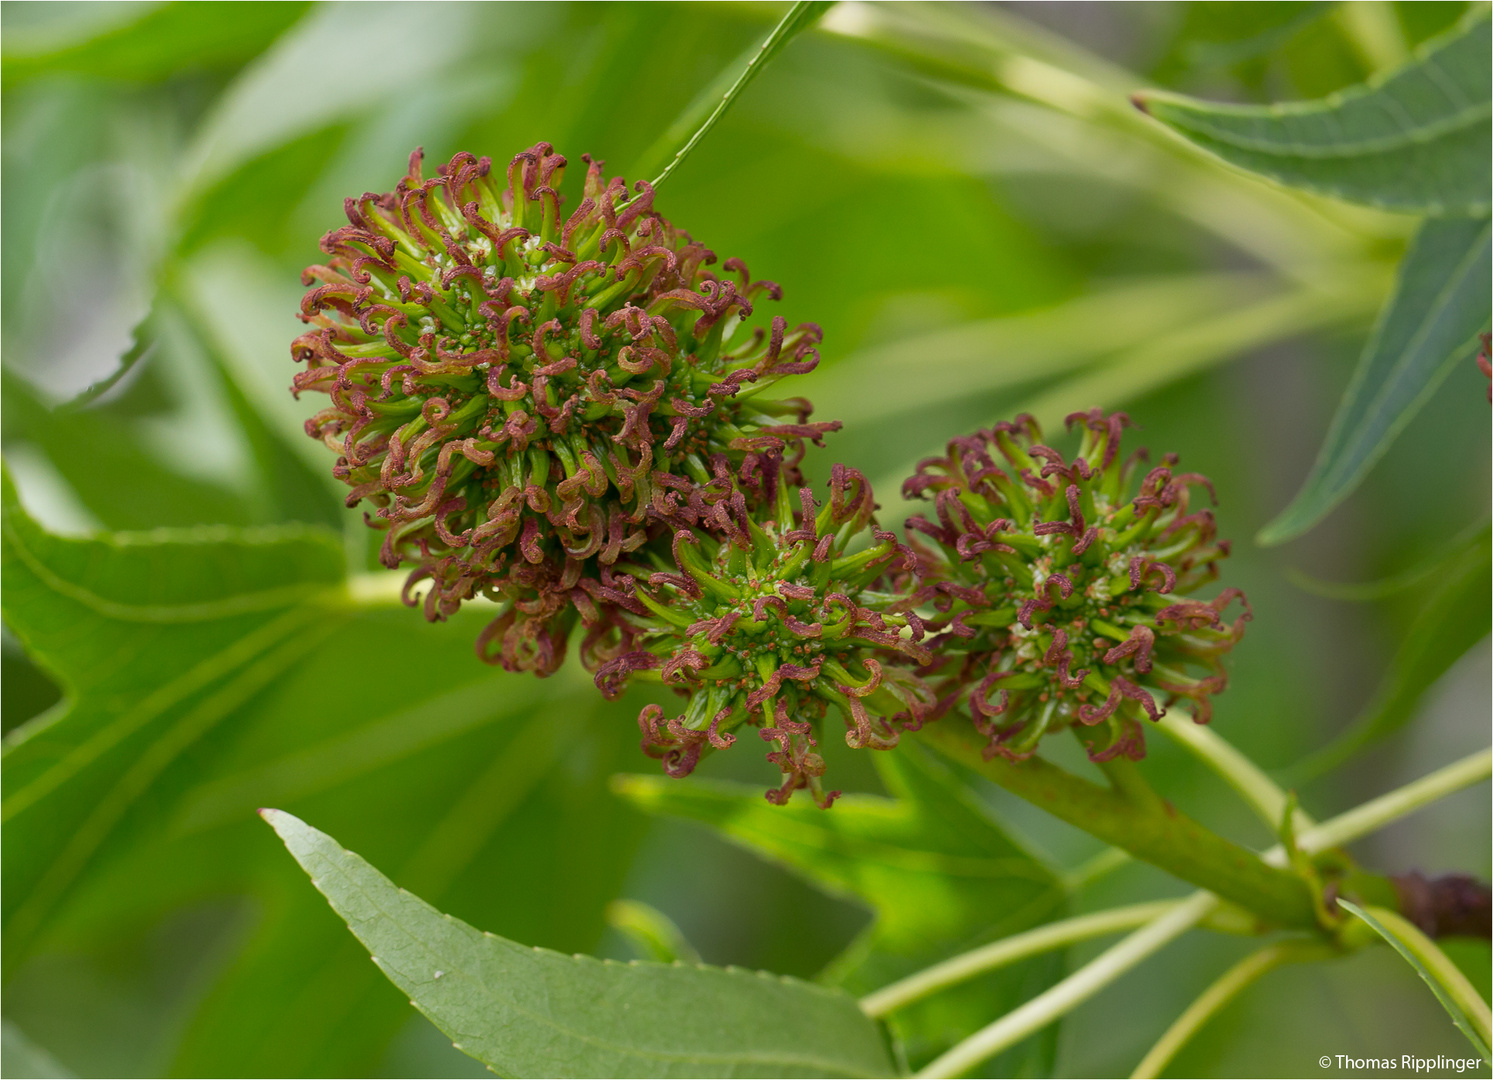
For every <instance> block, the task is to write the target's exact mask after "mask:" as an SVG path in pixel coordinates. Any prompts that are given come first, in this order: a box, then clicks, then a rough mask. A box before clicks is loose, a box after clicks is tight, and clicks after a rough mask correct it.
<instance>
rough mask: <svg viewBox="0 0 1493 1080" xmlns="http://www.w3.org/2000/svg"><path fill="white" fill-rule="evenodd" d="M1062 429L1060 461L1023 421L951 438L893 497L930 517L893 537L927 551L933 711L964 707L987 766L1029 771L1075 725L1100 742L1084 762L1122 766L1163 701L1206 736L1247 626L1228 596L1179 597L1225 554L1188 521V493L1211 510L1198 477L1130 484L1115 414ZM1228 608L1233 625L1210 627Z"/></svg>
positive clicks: (1207, 528) (1123, 421)
mask: <svg viewBox="0 0 1493 1080" xmlns="http://www.w3.org/2000/svg"><path fill="white" fill-rule="evenodd" d="M1075 422H1076V423H1079V424H1081V425H1082V427H1083V441H1082V445H1081V446H1080V447H1079V451H1078V456H1077V457H1076V458H1074V460H1073V461H1072V462H1071V463H1069V462H1067V461H1065V460H1064V459H1063V456H1062V455H1061V454H1060V453H1058V451H1056V450H1054V449H1052V448H1051V447H1049V446H1044V445H1042V433H1041V431H1040V430H1039V429H1038V427H1037V424H1036V421H1034V420H1033V419H1032V418H1031V417H1030V416H1025V415H1023V416H1021V417H1018V418H1017V420H1016V422H1015V423H1001V424H997V425H996V426H995V428H994V429H993V430H991V431H985V432H981V433H979V434H978V435H974V436H970V437H966V438H960V439H955V440H954V441H952V442H951V443H949V446H948V456H947V457H943V458H931V459H929V460H927V461H925V462H923V463H922V464H921V465H920V466H919V467H918V470H917V472H916V473H915V474H914V475H913V476H912V477H911V478H910V479H908V480H907V482H906V483H905V484H904V486H903V493H904V494H905V495H906V496H907V497H908V498H914V497H918V498H927V497H928V495H929V494H932V496H933V499H934V506H935V508H936V516H937V518H938V520H937V521H936V522H932V521H929V520H928V519H927V518H926V517H924V516H922V515H919V516H917V517H914V518H912V519H911V520H910V521H908V523H907V527H908V531H909V536H911V535H912V533H913V532H918V533H921V534H923V536H925V537H927V538H929V539H930V540H931V541H932V544H927V543H922V542H918V543H915V544H914V545H913V547H914V548H915V550H916V551H917V553H918V556H919V563H920V566H919V570H920V573H921V576H922V578H923V583H922V585H921V586H920V588H919V591H918V593H917V600H918V602H919V603H920V604H925V605H932V607H933V609H934V610H936V611H937V612H938V616H937V618H936V619H935V620H931V621H930V625H936V626H937V628H938V629H940V630H941V631H942V633H941V634H940V636H939V638H938V640H937V642H936V643H935V646H934V648H935V651H937V652H938V654H939V661H938V664H937V666H936V668H934V669H931V670H930V671H927V672H925V674H926V675H927V676H928V677H929V678H932V679H935V680H936V682H935V685H936V687H937V689H938V690H939V692H940V694H941V695H943V698H942V702H943V707H948V706H951V705H952V704H953V703H954V702H960V703H962V704H964V705H965V707H967V708H968V710H969V712H970V715H971V716H972V717H973V719H974V721H975V725H976V727H977V728H979V730H980V731H981V732H982V733H983V734H985V735H987V736H989V738H990V744H989V746H988V748H987V750H986V756H987V757H990V756H994V755H995V754H1002V755H1004V756H1006V757H1008V758H1012V759H1017V760H1019V759H1022V758H1025V757H1029V756H1030V755H1031V754H1032V753H1033V752H1034V751H1035V750H1036V747H1037V744H1038V742H1039V741H1040V740H1041V738H1042V736H1044V735H1046V734H1048V733H1050V732H1053V731H1059V730H1062V729H1063V728H1066V727H1069V726H1072V725H1074V724H1077V725H1091V726H1092V725H1105V726H1106V727H1107V728H1108V736H1109V737H1108V739H1106V740H1104V741H1103V742H1102V743H1101V744H1099V748H1098V749H1096V748H1095V747H1096V744H1095V743H1090V744H1089V750H1090V756H1091V757H1093V758H1094V759H1095V760H1098V761H1103V760H1108V759H1110V758H1113V757H1117V756H1120V755H1122V754H1123V755H1125V756H1127V757H1130V758H1133V759H1138V758H1140V757H1142V756H1143V755H1144V753H1145V740H1144V735H1143V733H1142V728H1141V725H1140V723H1139V720H1140V719H1141V718H1143V717H1149V718H1150V719H1152V720H1156V719H1159V718H1160V717H1161V715H1162V713H1163V711H1164V709H1165V707H1167V706H1169V705H1171V704H1172V703H1173V702H1175V701H1178V700H1186V701H1188V702H1190V703H1191V707H1192V709H1193V713H1194V717H1195V719H1196V720H1197V721H1198V722H1199V723H1207V722H1208V720H1209V718H1210V716H1211V715H1212V708H1211V704H1210V701H1209V698H1210V695H1212V694H1216V693H1218V692H1220V691H1222V690H1223V689H1224V686H1225V683H1226V676H1225V673H1224V668H1223V661H1222V658H1223V655H1224V654H1225V653H1227V652H1228V651H1229V650H1230V649H1232V648H1233V646H1234V644H1235V643H1236V642H1237V641H1238V640H1239V639H1240V638H1241V637H1242V636H1243V634H1244V623H1245V621H1246V620H1248V619H1249V618H1250V614H1249V605H1248V602H1247V601H1245V599H1244V594H1243V593H1242V592H1241V591H1240V590H1238V589H1232V588H1230V589H1225V590H1223V591H1222V592H1221V593H1219V595H1218V596H1217V597H1216V598H1215V599H1214V600H1212V601H1211V602H1205V601H1202V600H1195V599H1182V597H1185V596H1186V595H1187V594H1190V593H1193V592H1196V591H1197V590H1198V589H1199V588H1201V587H1203V586H1204V585H1206V584H1207V583H1208V582H1211V581H1213V580H1214V579H1215V578H1216V577H1217V576H1218V561H1219V560H1220V559H1222V558H1224V557H1225V556H1227V555H1228V553H1229V544H1228V542H1227V541H1221V540H1218V539H1216V533H1217V529H1216V526H1215V523H1214V520H1213V514H1212V512H1211V511H1209V510H1206V509H1202V510H1193V509H1192V506H1191V502H1192V489H1193V488H1194V487H1195V486H1203V487H1205V488H1207V489H1208V492H1209V494H1210V495H1211V494H1212V490H1213V489H1212V485H1211V484H1210V483H1209V482H1208V480H1207V478H1206V477H1203V476H1201V475H1199V474H1197V473H1179V472H1175V471H1174V469H1175V466H1176V463H1177V458H1176V455H1173V454H1168V455H1167V456H1166V457H1165V458H1164V459H1163V464H1162V465H1160V466H1159V467H1157V468H1154V469H1151V470H1150V471H1149V472H1146V473H1145V474H1144V475H1141V473H1140V462H1141V461H1142V460H1143V458H1144V451H1139V452H1137V454H1136V455H1134V456H1132V457H1131V458H1130V459H1129V460H1126V461H1122V460H1121V458H1120V436H1121V431H1122V430H1123V429H1124V428H1125V426H1126V425H1128V424H1129V422H1130V421H1129V418H1128V417H1127V416H1126V415H1125V414H1124V413H1114V414H1112V415H1110V416H1105V415H1104V414H1103V413H1102V412H1101V411H1100V410H1098V409H1095V410H1094V411H1092V412H1088V413H1074V414H1073V415H1072V416H1070V417H1068V423H1069V426H1070V427H1071V426H1072V425H1073V424H1074V423H1075ZM1137 477H1139V490H1138V491H1137V490H1136V487H1137ZM1235 599H1238V600H1239V601H1241V602H1242V603H1243V604H1244V607H1245V611H1244V613H1243V614H1242V615H1241V616H1240V617H1239V618H1238V619H1236V620H1235V621H1234V622H1233V623H1226V622H1224V620H1223V617H1222V616H1223V612H1224V610H1225V609H1226V608H1227V607H1228V605H1229V604H1230V602H1231V601H1233V600H1235ZM1158 699H1161V700H1162V702H1163V704H1160V705H1159V704H1158V703H1157V701H1158Z"/></svg>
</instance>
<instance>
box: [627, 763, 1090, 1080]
mask: <svg viewBox="0 0 1493 1080" xmlns="http://www.w3.org/2000/svg"><path fill="white" fill-rule="evenodd" d="M876 764H877V766H878V768H879V769H880V770H881V772H882V775H883V778H884V780H885V782H886V784H887V787H888V788H889V789H890V790H891V791H892V792H894V793H895V794H896V795H897V796H898V797H897V798H896V799H885V798H880V797H877V796H871V795H846V796H843V797H842V798H841V799H839V800H838V801H837V802H836V803H835V805H834V807H833V809H831V810H829V811H827V812H826V811H821V810H819V809H818V808H817V807H815V806H813V805H812V804H809V803H807V802H803V803H799V802H793V803H790V804H788V805H787V806H785V807H774V806H770V805H769V804H768V803H766V802H765V801H764V800H763V798H762V793H761V791H760V790H758V789H757V788H755V787H747V786H745V785H740V784H729V783H720V782H714V783H711V782H705V781H691V782H689V783H680V782H678V781H677V780H669V779H666V778H664V777H659V776H624V777H618V778H617V780H616V782H615V783H616V787H617V790H618V792H619V793H620V794H621V795H622V796H623V797H625V798H626V799H627V800H628V801H629V802H631V803H633V804H634V805H636V806H638V807H640V808H642V809H644V810H648V811H650V812H653V813H658V814H671V815H674V816H676V817H683V818H688V819H691V820H695V821H700V822H703V823H705V824H707V825H710V826H711V827H713V828H715V829H718V830H719V831H720V832H722V833H723V834H724V835H725V836H726V837H727V838H729V839H730V840H732V841H733V842H735V843H738V844H740V845H742V846H743V847H746V848H748V849H749V850H751V851H753V852H755V853H757V854H758V855H760V856H762V857H764V858H767V859H770V860H771V861H773V862H777V863H780V864H782V865H784V866H786V867H788V868H789V869H790V870H792V871H794V872H795V873H798V874H799V875H801V876H802V877H804V878H805V879H807V880H808V881H809V882H810V883H812V884H814V885H816V886H818V887H819V888H821V889H823V890H825V891H826V892H829V893H831V894H832V895H837V896H842V897H851V898H855V899H859V900H860V901H862V902H863V903H865V904H866V905H867V906H869V907H871V908H872V909H873V910H874V911H875V912H876V920H875V922H874V923H873V924H872V925H871V927H870V928H869V929H868V931H867V933H866V934H865V936H864V937H863V938H862V939H861V940H860V941H858V942H857V943H856V944H854V945H852V946H851V948H850V950H849V951H848V952H847V953H846V954H845V955H844V956H842V957H841V958H840V959H839V960H837V961H836V962H835V964H834V965H832V966H831V969H830V970H829V971H828V972H826V974H825V978H826V980H827V981H831V982H834V983H837V984H839V985H842V986H844V987H845V988H846V989H848V990H850V991H852V992H854V993H857V994H864V993H867V992H869V991H871V990H874V989H878V988H879V987H881V986H884V985H886V984H887V983H890V982H893V981H895V980H896V979H899V978H901V977H903V976H904V975H908V974H911V973H912V972H914V971H917V970H920V969H921V968H924V967H926V966H928V965H929V964H931V963H934V962H936V961H938V960H942V959H944V958H946V957H948V956H952V955H953V954H955V953H958V952H963V951H966V950H967V949H970V948H974V947H975V946H977V945H981V944H984V943H985V942H987V941H991V940H994V939H996V938H999V937H1004V936H1006V935H1008V934H1013V933H1016V932H1018V931H1021V930H1026V929H1029V928H1030V927H1032V926H1035V925H1037V924H1039V923H1042V922H1046V921H1048V920H1049V919H1051V918H1053V917H1054V916H1056V915H1060V914H1062V913H1063V910H1064V907H1065V905H1066V901H1067V897H1066V894H1065V891H1064V888H1063V886H1062V884H1061V883H1060V881H1059V880H1058V877H1057V875H1056V874H1054V873H1053V872H1052V871H1051V870H1050V869H1049V868H1048V867H1046V866H1045V865H1043V864H1042V863H1040V862H1038V861H1037V860H1036V859H1034V858H1033V857H1032V856H1031V855H1030V854H1029V853H1028V852H1026V851H1024V850H1022V849H1021V848H1020V847H1019V846H1018V845H1017V844H1015V843H1014V842H1013V841H1012V840H1011V839H1010V838H1009V837H1008V836H1007V835H1006V834H1005V832H1004V831H1002V830H1001V828H1000V827H999V826H998V825H997V824H996V823H995V822H994V821H993V820H992V819H991V817H990V815H989V813H988V812H987V811H986V810H985V809H984V808H983V807H982V806H980V805H978V803H977V802H976V801H975V799H974V798H973V797H972V795H971V794H970V793H969V792H968V791H967V790H966V789H965V787H964V785H963V784H962V783H961V782H960V780H959V779H958V777H957V776H955V775H954V773H953V772H952V771H951V770H950V769H949V768H948V767H947V766H945V765H944V764H943V763H942V762H940V761H939V760H937V759H936V758H934V757H933V756H932V755H930V754H928V753H927V752H926V751H924V750H923V749H922V747H920V746H918V745H917V744H916V743H915V742H914V741H912V740H904V742H903V744H902V745H901V746H899V747H898V749H897V752H896V753H895V754H878V755H876ZM1056 959H1057V958H1052V957H1043V958H1039V959H1038V960H1036V961H1033V962H1031V963H1028V964H1023V965H1015V966H1013V967H1012V968H1010V969H1008V970H1006V971H1002V972H997V973H995V974H994V975H992V976H987V977H985V978H982V979H978V980H973V981H972V982H970V983H968V984H966V985H964V986H961V987H956V988H953V989H951V990H949V991H947V992H945V993H944V994H941V995H939V996H937V997H935V998H932V999H930V1000H928V1001H926V1002H922V1003H919V1004H918V1005H915V1006H913V1007H912V1008H910V1009H907V1010H904V1011H903V1012H899V1013H897V1014H895V1015H893V1016H892V1017H891V1018H890V1019H889V1021H888V1023H889V1025H890V1026H891V1027H892V1029H893V1030H894V1031H895V1032H896V1033H897V1034H898V1036H899V1038H901V1039H902V1041H903V1042H904V1043H905V1045H906V1050H907V1055H908V1059H909V1060H910V1061H911V1062H912V1063H913V1065H914V1067H917V1066H919V1065H921V1064H923V1063H925V1062H926V1061H928V1060H931V1059H932V1058H933V1057H935V1056H937V1055H938V1054H939V1053H941V1052H942V1051H943V1050H945V1049H947V1048H948V1047H949V1046H951V1045H953V1043H955V1042H957V1041H958V1040H959V1039H961V1038H963V1037H964V1036H966V1035H968V1034H969V1032H970V1031H972V1030H974V1029H975V1028H977V1027H979V1026H981V1025H982V1024H984V1023H986V1022H988V1020H989V1019H990V1017H991V1015H993V1014H995V1013H999V1012H1001V1011H1003V1010H1005V1009H1009V1008H1015V1007H1016V1006H1017V1005H1019V1004H1020V1003H1021V1001H1023V1000H1024V999H1025V998H1026V997H1029V996H1030V995H1031V994H1032V993H1033V992H1034V990H1040V989H1042V988H1044V987H1045V986H1046V985H1048V984H1049V983H1050V982H1051V981H1052V980H1053V979H1055V978H1056V977H1057V975H1058V971H1057V963H1056V962H1055V961H1056ZM1036 1052H1037V1053H1038V1055H1039V1056H1040V1055H1041V1054H1042V1053H1043V1052H1044V1051H1043V1047H1041V1046H1040V1045H1039V1046H1038V1047H1037V1048H1036ZM1003 1065H1004V1066H1005V1067H1007V1068H1009V1069H1012V1070H1015V1069H1016V1068H1017V1067H1018V1061H1017V1059H1015V1058H1014V1057H1013V1059H1011V1060H1007V1061H1005V1062H1003Z"/></svg>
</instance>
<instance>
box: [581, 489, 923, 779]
mask: <svg viewBox="0 0 1493 1080" xmlns="http://www.w3.org/2000/svg"><path fill="white" fill-rule="evenodd" d="M775 494H776V498H775V499H774V501H773V503H772V504H770V505H769V506H767V507H764V508H763V509H762V510H761V511H759V512H758V513H757V514H755V515H752V516H745V515H739V516H734V517H733V516H730V514H729V513H727V514H726V516H725V518H724V520H725V521H726V523H727V527H726V528H725V530H724V531H723V532H722V533H718V534H715V535H712V533H711V532H709V531H704V530H692V529H689V528H681V529H679V530H678V531H677V532H676V533H675V534H674V542H673V555H674V565H673V566H672V567H669V566H668V565H667V564H666V563H665V562H664V561H663V560H662V559H657V560H656V566H655V568H653V569H652V570H651V571H646V570H642V569H637V570H632V568H630V567H629V568H628V569H629V570H630V572H633V573H634V575H635V577H636V578H637V580H638V588H637V591H636V602H637V605H636V607H635V611H637V612H639V613H640V614H636V615H634V617H633V618H631V619H630V620H629V621H630V622H631V624H632V625H633V627H634V634H635V636H634V637H633V638H632V645H633V648H632V650H631V651H629V652H626V653H624V654H622V655H620V656H618V657H617V658H616V659H614V660H612V661H611V662H610V663H608V664H606V665H604V666H603V667H602V668H601V669H600V670H599V671H598V672H597V674H596V684H597V686H598V687H600V688H601V690H602V692H603V693H605V694H607V696H609V697H614V696H616V695H617V694H618V693H620V692H621V690H622V688H623V685H624V684H625V683H626V681H627V680H629V679H641V680H653V681H659V682H662V683H664V684H665V685H667V686H671V687H674V688H675V689H677V690H678V691H679V692H680V693H681V694H683V695H685V696H686V697H688V699H689V704H688V705H687V706H686V708H685V710H684V713H683V714H682V715H680V716H678V717H675V718H672V719H665V717H664V711H663V709H662V708H660V707H659V706H657V705H649V706H647V707H645V708H644V709H643V711H642V714H641V715H640V716H639V718H638V724H639V726H640V727H641V728H642V731H643V749H644V750H645V751H646V752H647V753H649V754H650V755H652V756H654V757H661V758H662V759H663V762H664V768H665V770H666V771H667V772H668V773H669V774H670V775H672V776H684V775H686V774H688V773H689V772H690V771H691V770H692V769H693V768H694V767H695V764H696V762H697V761H698V760H699V758H700V755H701V753H702V752H703V751H706V750H708V749H711V748H716V749H722V748H725V747H727V746H730V745H731V744H732V743H733V742H734V741H735V739H736V736H735V735H734V734H732V733H731V732H732V729H734V728H736V727H739V726H741V725H743V724H748V725H753V726H757V727H759V728H760V729H761V730H760V734H761V736H762V738H763V739H764V740H767V741H769V742H773V743H775V744H776V748H775V749H774V750H773V751H772V752H770V753H769V754H768V755H767V757H768V760H769V761H771V762H773V763H774V764H776V765H777V766H778V767H779V768H780V769H781V771H782V774H783V781H782V784H781V786H780V787H779V788H777V789H776V790H774V791H769V792H768V793H767V798H768V799H769V800H770V801H772V802H774V803H778V804H781V803H785V802H787V801H788V799H789V797H790V796H791V795H792V793H793V792H794V791H796V790H798V789H800V788H808V789H809V790H810V792H811V794H812V795H813V797H814V799H815V800H816V801H817V802H818V803H819V805H821V806H828V805H829V804H830V803H831V802H833V801H834V799H835V797H836V796H837V795H838V794H839V793H838V792H834V791H832V792H829V793H827V794H826V792H825V791H824V788H823V785H822V783H821V780H820V777H821V776H822V775H823V773H824V760H823V758H821V757H820V756H819V754H818V753H816V752H815V749H814V748H815V746H816V745H817V742H816V740H815V737H814V734H813V733H814V732H815V731H816V730H817V729H818V728H819V725H820V722H821V721H822V720H823V718H824V716H825V714H826V712H827V710H828V709H829V708H831V707H833V708H834V709H835V710H837V711H838V712H839V713H840V714H841V716H842V717H843V718H844V721H845V726H846V733H845V741H846V742H847V743H848V744H849V745H850V746H852V747H856V748H858V749H859V748H868V747H869V748H871V749H878V750H884V749H888V748H890V747H892V746H894V745H896V743H897V740H898V737H899V734H900V732H901V731H902V730H916V729H917V728H919V727H921V726H922V722H923V719H924V717H926V716H927V715H928V713H929V711H930V710H931V709H932V707H933V705H934V703H935V702H934V698H933V696H932V694H931V692H930V691H929V690H928V688H927V687H926V686H924V685H923V683H922V682H921V680H919V679H918V678H917V677H916V676H915V675H913V674H912V673H911V672H910V671H908V670H905V669H906V667H908V666H909V663H908V662H909V661H910V662H911V663H912V664H916V665H925V664H928V663H930V662H931V661H932V659H933V657H932V654H931V653H929V652H928V650H927V649H926V648H925V647H923V646H922V645H920V644H919V640H920V639H921V637H922V627H921V624H920V622H919V620H918V618H917V616H916V615H914V614H911V613H909V612H908V611H907V610H906V605H907V600H906V597H905V596H902V595H901V594H898V593H895V592H887V591H884V590H885V587H886V585H887V583H888V576H889V574H890V573H891V572H893V571H896V570H899V569H904V568H905V567H906V566H908V565H910V553H909V552H908V550H907V548H906V547H905V546H904V545H903V544H901V543H899V542H898V541H897V538H896V537H895V536H893V535H892V534H891V533H888V532H883V531H882V530H880V529H878V528H877V527H876V525H875V521H874V519H873V517H872V513H873V511H874V510H875V504H874V502H873V501H872V495H871V488H870V485H869V484H868V483H867V482H866V479H865V477H864V476H862V475H861V474H860V473H858V472H856V471H855V470H854V469H847V468H845V467H844V466H842V465H836V466H835V467H834V471H833V477H832V480H831V484H830V499H829V503H828V504H827V505H825V506H824V507H822V508H820V507H818V506H817V504H816V503H815V501H814V498H813V496H812V494H811V493H810V491H809V490H808V489H807V488H801V489H800V490H799V493H798V495H799V503H800V507H801V509H800V510H799V511H798V512H795V511H794V509H793V506H792V503H791V501H790V496H789V493H788V489H787V487H786V486H785V485H780V486H779V487H778V488H777V490H776V493H775ZM721 505H723V506H725V507H726V508H727V510H728V511H729V507H730V503H729V502H723V503H722V504H721ZM717 537H719V538H717ZM896 661H901V662H900V663H898V662H896Z"/></svg>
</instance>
